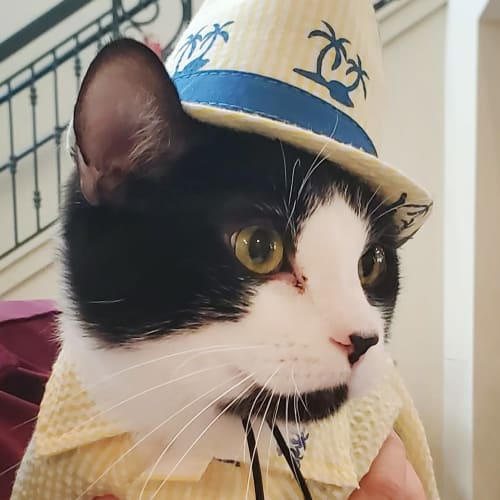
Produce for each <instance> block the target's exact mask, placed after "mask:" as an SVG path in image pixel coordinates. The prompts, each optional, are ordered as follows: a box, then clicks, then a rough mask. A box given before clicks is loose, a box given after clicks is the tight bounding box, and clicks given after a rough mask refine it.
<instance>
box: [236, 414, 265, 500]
mask: <svg viewBox="0 0 500 500" xmlns="http://www.w3.org/2000/svg"><path fill="white" fill-rule="evenodd" d="M241 423H242V424H243V427H244V429H245V431H246V433H247V443H248V451H249V453H250V458H251V460H252V476H253V484H254V489H255V500H265V499H264V485H263V483H262V472H261V470H260V462H259V454H258V452H257V446H256V443H255V436H254V434H253V429H252V424H251V423H250V420H249V419H248V418H247V417H243V418H242V419H241Z"/></svg>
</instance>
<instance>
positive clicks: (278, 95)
mask: <svg viewBox="0 0 500 500" xmlns="http://www.w3.org/2000/svg"><path fill="white" fill-rule="evenodd" d="M173 81H174V83H175V86H176V87H177V91H178V92H179V96H180V98H181V101H183V102H190V103H197V104H206V105H210V106H215V107H218V108H223V109H230V110H233V111H242V112H245V113H250V114H257V115H260V116H264V117H266V118H271V119H273V120H278V121H280V122H285V123H290V124H293V125H296V126H298V127H300V128H303V129H306V130H311V131H313V132H315V133H316V134H321V135H324V136H327V137H331V138H332V139H335V140H336V141H338V142H341V143H343V144H349V145H351V146H354V147H355V148H357V149H361V150H363V151H365V152H366V153H369V154H371V155H374V156H377V151H376V149H375V146H374V145H373V142H372V141H371V139H370V137H369V136H368V134H367V133H366V132H365V131H364V130H363V128H362V127H361V126H360V125H359V124H358V123H357V122H356V121H355V120H353V119H352V118H351V117H350V116H349V115H347V114H346V113H344V112H343V111H341V110H340V109H338V108H336V107H335V106H333V105H332V104H330V103H328V102H326V101H323V100H322V99H320V98H319V97H316V96H314V95H312V94H309V93H308V92H306V91H304V90H302V89H300V88H298V87H294V86H293V85H289V84H287V83H284V82H281V81H279V80H275V79H273V78H268V77H265V76H261V75H257V74H253V73H246V72H243V71H228V70H213V71H198V72H195V73H189V74H182V72H180V73H177V74H176V75H174V77H173Z"/></svg>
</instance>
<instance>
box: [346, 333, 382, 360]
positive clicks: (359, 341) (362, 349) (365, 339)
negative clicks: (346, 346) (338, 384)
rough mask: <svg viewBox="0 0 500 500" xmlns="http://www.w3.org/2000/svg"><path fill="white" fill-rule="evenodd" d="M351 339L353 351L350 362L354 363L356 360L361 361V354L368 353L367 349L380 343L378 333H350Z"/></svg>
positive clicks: (350, 354)
mask: <svg viewBox="0 0 500 500" xmlns="http://www.w3.org/2000/svg"><path fill="white" fill-rule="evenodd" d="M349 339H350V341H351V345H352V348H351V351H350V353H349V357H348V359H349V363H351V365H353V364H354V363H356V361H359V359H360V358H361V356H363V355H364V354H366V351H368V349H370V347H373V346H374V345H377V344H378V335H358V334H352V335H349Z"/></svg>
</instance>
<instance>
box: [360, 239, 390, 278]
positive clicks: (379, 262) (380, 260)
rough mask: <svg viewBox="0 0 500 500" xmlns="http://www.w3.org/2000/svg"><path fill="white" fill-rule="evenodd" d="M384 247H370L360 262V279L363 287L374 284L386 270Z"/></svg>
mask: <svg viewBox="0 0 500 500" xmlns="http://www.w3.org/2000/svg"><path fill="white" fill-rule="evenodd" d="M386 268H387V267H386V260H385V252H384V249H383V248H382V247H380V246H372V247H370V248H369V249H368V250H367V251H366V252H365V253H364V254H363V256H362V257H361V258H360V259H359V262H358V274H359V280H360V281H361V285H362V286H363V287H369V286H373V285H374V284H375V283H376V282H377V281H378V280H379V279H380V278H381V277H382V276H383V274H384V273H385V271H386Z"/></svg>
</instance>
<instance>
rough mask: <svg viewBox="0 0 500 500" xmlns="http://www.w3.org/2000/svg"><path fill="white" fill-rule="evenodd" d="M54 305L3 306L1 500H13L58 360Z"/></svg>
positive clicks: (14, 303)
mask: <svg viewBox="0 0 500 500" xmlns="http://www.w3.org/2000/svg"><path fill="white" fill-rule="evenodd" d="M56 316H57V310H56V307H55V304H54V303H52V302H50V301H10V302H1V301H0V499H2V500H3V499H7V498H10V493H11V489H12V484H13V481H14V477H15V472H16V470H17V466H18V464H19V462H20V460H21V458H22V456H23V453H24V450H25V448H26V446H27V444H28V442H29V440H30V438H31V434H32V432H33V429H34V426H35V420H36V416H37V414H38V409H39V405H40V401H41V399H42V396H43V392H44V389H45V383H46V382H47V379H48V376H49V374H50V371H51V367H52V364H53V362H54V360H55V357H56V354H57V349H58V344H57V341H56V339H55V335H54V334H55V329H56V321H55V320H56Z"/></svg>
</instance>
